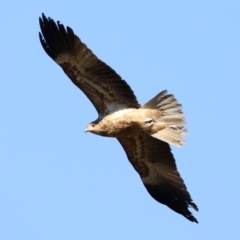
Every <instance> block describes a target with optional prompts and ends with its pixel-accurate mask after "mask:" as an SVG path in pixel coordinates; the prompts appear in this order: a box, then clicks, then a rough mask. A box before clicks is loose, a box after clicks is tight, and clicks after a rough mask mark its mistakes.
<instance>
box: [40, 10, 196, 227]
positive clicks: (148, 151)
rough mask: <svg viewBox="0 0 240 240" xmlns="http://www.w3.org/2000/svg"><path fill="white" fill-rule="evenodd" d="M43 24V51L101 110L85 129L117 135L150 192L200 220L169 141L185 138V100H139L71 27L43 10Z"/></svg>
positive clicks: (179, 143)
mask: <svg viewBox="0 0 240 240" xmlns="http://www.w3.org/2000/svg"><path fill="white" fill-rule="evenodd" d="M40 27H41V31H42V33H39V36H40V41H41V44H42V46H43V48H44V50H45V52H46V53H47V54H48V55H49V56H50V57H51V58H52V59H53V60H54V61H55V62H56V63H57V64H58V65H59V66H61V67H62V69H63V71H64V72H65V73H66V74H67V75H68V77H69V78H70V79H71V80H72V82H73V83H74V84H75V85H76V86H77V87H78V88H80V89H81V90H82V91H83V93H84V94H85V95H86V96H87V97H88V98H89V100H90V101H91V102H92V104H93V105H94V107H95V108H96V110H97V112H98V114H99V117H98V118H97V120H95V121H93V122H92V123H90V124H89V125H88V126H87V127H86V129H85V131H87V132H91V133H94V134H97V135H100V136H106V137H115V138H117V140H118V141H119V143H120V144H121V145H122V147H123V149H124V150H125V152H126V155H127V158H128V160H129V161H130V163H131V164H132V166H133V167H134V169H135V170H136V171H137V172H138V174H139V176H140V178H141V179H142V181H143V184H144V186H145V187H146V189H147V191H148V192H149V194H150V195H151V196H152V197H153V198H154V199H155V200H156V201H158V202H160V203H162V204H165V205H167V206H168V207H170V208H171V209H172V210H174V211H176V212H177V213H179V214H182V215H183V216H184V217H186V218H187V219H188V220H190V221H192V222H197V219H196V218H195V217H194V216H193V215H192V213H191V212H190V211H189V210H188V207H192V208H194V209H195V210H198V208H197V206H196V204H195V203H194V202H193V201H192V199H191V196H190V194H189V192H188V191H187V187H186V185H185V183H184V181H183V179H182V178H181V176H180V174H179V173H178V171H177V167H176V163H175V160H174V157H173V154H172V153H171V149H170V146H169V144H172V145H175V146H182V145H183V143H184V139H183V136H184V134H185V133H186V129H184V126H185V124H186V123H185V116H184V114H183V112H182V106H181V104H179V103H178V101H177V100H176V98H175V97H174V96H173V95H171V94H168V93H167V91H162V92H160V93H159V94H158V95H156V96H155V97H154V98H152V99H151V100H150V101H149V102H147V103H146V104H144V105H143V106H140V104H139V103H138V101H137V98H136V96H135V95H134V93H133V91H132V89H131V88H130V86H129V85H128V84H127V83H126V81H124V80H123V79H122V78H121V77H120V76H119V75H118V74H117V73H116V72H115V71H114V70H113V69H112V68H111V67H109V66H108V65H107V64H106V63H104V62H102V61H101V60H100V59H98V58H97V57H96V55H94V54H93V53H92V51H91V50H90V49H89V48H88V47H87V46H86V45H85V44H84V43H82V41H81V40H80V39H79V38H78V37H77V36H76V35H75V34H74V32H73V30H72V29H71V28H69V27H67V28H65V27H64V26H63V25H62V24H60V23H59V22H57V23H55V22H54V21H53V20H52V19H51V18H46V17H45V15H44V14H43V15H42V18H40Z"/></svg>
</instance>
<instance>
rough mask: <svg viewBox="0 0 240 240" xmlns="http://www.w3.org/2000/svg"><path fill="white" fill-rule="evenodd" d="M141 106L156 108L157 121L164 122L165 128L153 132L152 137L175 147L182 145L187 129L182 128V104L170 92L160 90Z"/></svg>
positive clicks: (183, 120)
mask: <svg viewBox="0 0 240 240" xmlns="http://www.w3.org/2000/svg"><path fill="white" fill-rule="evenodd" d="M141 108H144V109H158V110H159V111H160V117H159V122H158V123H159V124H161V125H162V124H164V125H165V128H163V129H162V130H160V131H158V132H156V133H153V134H152V135H151V136H152V137H155V138H157V139H160V140H162V141H164V142H167V143H169V144H172V145H174V146H177V147H180V146H182V145H183V143H184V138H183V135H185V134H186V133H187V130H186V129H184V126H185V125H186V122H185V116H184V114H183V112H182V105H181V104H179V103H178V101H177V100H176V98H175V97H174V96H173V95H172V94H168V93H167V91H166V90H165V91H162V92H160V93H159V94H158V95H157V96H155V97H154V98H153V99H151V100H150V101H149V102H147V103H146V104H144V105H143V106H142V107H141ZM155 124H156V123H155Z"/></svg>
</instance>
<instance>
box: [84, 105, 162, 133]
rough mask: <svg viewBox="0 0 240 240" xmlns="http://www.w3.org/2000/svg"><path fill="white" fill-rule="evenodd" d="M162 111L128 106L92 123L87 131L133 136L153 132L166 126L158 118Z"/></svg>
mask: <svg viewBox="0 0 240 240" xmlns="http://www.w3.org/2000/svg"><path fill="white" fill-rule="evenodd" d="M160 116H161V112H160V111H159V110H156V109H141V108H140V109H134V108H128V109H123V110H118V111H116V112H113V113H111V114H108V115H107V116H105V117H104V118H103V119H101V120H98V121H96V122H94V123H91V124H89V125H88V127H87V128H86V131H89V132H92V133H95V134H97V135H101V136H107V137H132V136H136V135H138V134H139V133H146V134H153V133H157V132H158V131H160V130H162V129H163V128H165V125H166V124H165V123H164V122H159V121H158V119H159V118H160Z"/></svg>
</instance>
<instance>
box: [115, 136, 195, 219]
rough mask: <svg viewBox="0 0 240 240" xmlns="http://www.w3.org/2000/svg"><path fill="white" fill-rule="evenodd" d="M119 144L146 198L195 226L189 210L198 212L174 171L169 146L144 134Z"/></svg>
mask: <svg viewBox="0 0 240 240" xmlns="http://www.w3.org/2000/svg"><path fill="white" fill-rule="evenodd" d="M118 140H119V142H120V143H121V145H122V147H123V148H124V150H125V152H126V154H127V157H128V160H129V161H130V162H131V164H132V165H133V167H134V168H135V170H136V171H137V172H138V173H139V175H140V177H141V179H142V181H143V183H144V185H145V187H146V189H147V190H148V192H149V194H150V195H151V196H152V197H153V198H154V199H155V200H157V201H158V202H160V203H162V204H165V205H167V206H168V207H169V208H171V209H172V210H174V211H176V212H177V213H179V214H182V215H183V216H184V217H186V218H187V219H188V220H190V221H192V222H197V219H196V218H195V217H194V216H193V215H192V213H191V212H190V211H189V210H188V207H190V206H191V207H193V208H194V209H195V210H197V211H198V208H197V206H196V204H195V203H194V202H193V200H192V199H191V196H190V194H189V192H188V191H187V187H186V185H185V184H184V181H183V179H182V178H181V176H180V174H179V173H178V171H177V166H176V163H175V160H174V157H173V154H172V153H171V149H170V146H169V144H168V143H165V142H163V141H160V140H158V139H155V138H153V137H151V136H149V135H146V134H142V135H138V136H136V137H129V138H118Z"/></svg>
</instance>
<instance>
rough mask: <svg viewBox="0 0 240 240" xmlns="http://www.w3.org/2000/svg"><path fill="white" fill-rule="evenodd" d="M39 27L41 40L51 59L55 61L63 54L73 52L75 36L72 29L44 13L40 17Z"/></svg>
mask: <svg viewBox="0 0 240 240" xmlns="http://www.w3.org/2000/svg"><path fill="white" fill-rule="evenodd" d="M39 25H40V29H41V32H39V39H40V42H41V44H42V47H43V49H44V50H45V52H46V53H47V54H48V55H49V57H51V58H52V59H53V60H55V59H56V58H57V56H58V55H60V54H61V53H64V52H69V51H71V50H72V46H73V40H74V37H75V35H74V31H73V30H72V29H71V28H70V27H66V28H65V26H64V25H63V24H62V23H60V21H57V22H55V21H54V20H53V19H52V18H50V17H46V15H45V14H44V13H42V16H40V17H39Z"/></svg>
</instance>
